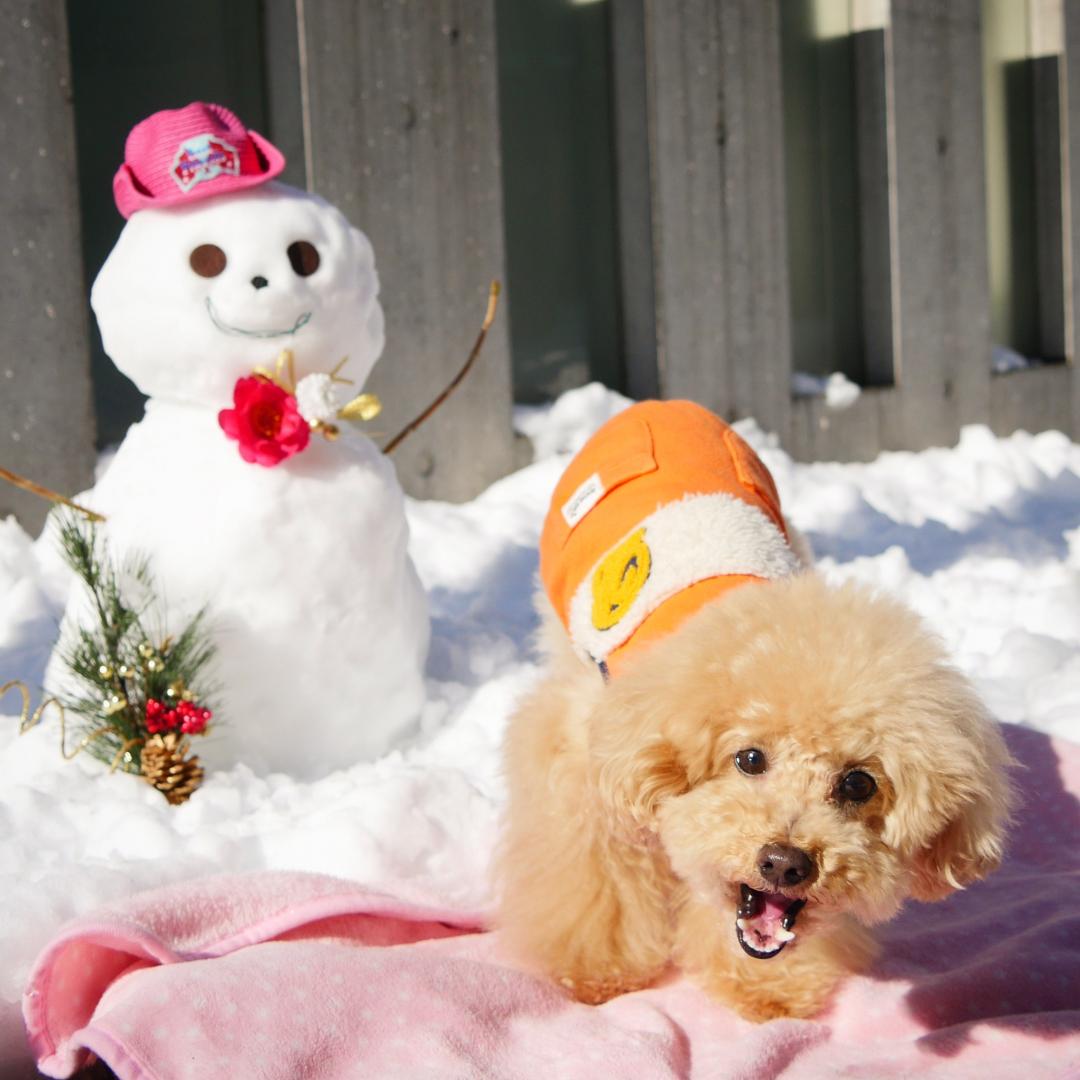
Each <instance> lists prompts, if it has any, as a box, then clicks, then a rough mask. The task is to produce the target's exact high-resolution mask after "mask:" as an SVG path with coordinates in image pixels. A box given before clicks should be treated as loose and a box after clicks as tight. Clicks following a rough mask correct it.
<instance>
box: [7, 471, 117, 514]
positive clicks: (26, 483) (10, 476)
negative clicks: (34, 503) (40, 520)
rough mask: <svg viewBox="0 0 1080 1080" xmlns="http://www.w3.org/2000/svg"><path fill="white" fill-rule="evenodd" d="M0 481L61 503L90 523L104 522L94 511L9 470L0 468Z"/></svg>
mask: <svg viewBox="0 0 1080 1080" xmlns="http://www.w3.org/2000/svg"><path fill="white" fill-rule="evenodd" d="M0 479H3V480H6V481H7V482H8V483H9V484H14V485H15V486H16V487H17V488H22V490H23V491H29V492H30V494H31V495H39V496H40V497H41V498H43V499H48V500H49V502H54V503H62V504H63V505H64V506H70V507H71V509H72V510H78V511H79V513H80V514H85V515H86V516H87V517H88V518H89V519H90V520H91V521H104V520H105V518H104V517H102V516H101V514H99V513H97V512H95V511H94V510H90V509H88V508H87V507H85V506H80V505H79V504H78V503H77V502H72V501H71V500H70V499H69V498H66V497H65V496H63V495H61V494H59V493H58V492H56V491H52V490H51V489H50V488H47V487H42V485H41V484H35V483H34V481H33V480H27V479H26V477H25V476H20V475H19V474H18V473H13V472H12V471H11V470H10V469H5V468H3V467H2V466H0Z"/></svg>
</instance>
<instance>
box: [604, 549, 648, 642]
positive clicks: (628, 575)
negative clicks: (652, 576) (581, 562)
mask: <svg viewBox="0 0 1080 1080" xmlns="http://www.w3.org/2000/svg"><path fill="white" fill-rule="evenodd" d="M651 570H652V552H651V551H650V550H649V545H648V544H647V543H645V530H644V529H638V531H637V532H635V533H633V534H632V535H631V536H628V537H627V538H626V539H625V540H624V541H623V542H622V543H621V544H619V545H618V546H617V547H614V548H612V549H611V551H609V552H608V553H607V555H605V556H604V559H603V561H602V562H601V563H600V565H599V566H598V567H597V568H596V571H595V572H594V574H593V579H592V598H593V603H592V623H593V626H595V627H596V629H597V630H610V629H611V627H613V626H615V625H617V624H618V622H619V620H620V619H622V618H623V616H624V615H625V614H626V613H627V612H628V611H629V610H630V607H631V605H632V604H633V603H634V601H635V600H636V599H637V596H638V593H640V592H641V590H642V588H643V587H644V585H645V582H646V581H648V579H649V572H650V571H651Z"/></svg>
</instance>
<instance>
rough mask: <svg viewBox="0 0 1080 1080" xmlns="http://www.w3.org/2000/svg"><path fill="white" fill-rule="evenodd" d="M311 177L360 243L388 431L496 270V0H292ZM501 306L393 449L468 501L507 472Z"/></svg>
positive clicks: (507, 399)
mask: <svg viewBox="0 0 1080 1080" xmlns="http://www.w3.org/2000/svg"><path fill="white" fill-rule="evenodd" d="M298 13H299V18H300V43H301V52H300V69H301V82H302V87H303V93H304V123H305V133H306V143H307V148H308V169H309V176H308V180H309V183H310V185H311V187H312V188H313V189H314V190H315V191H318V192H319V193H320V194H323V195H325V196H326V197H327V198H328V199H330V200H332V201H333V202H335V203H336V204H337V205H339V206H340V207H341V208H342V209H343V211H344V212H345V213H346V214H347V215H348V216H349V217H350V219H351V220H353V221H354V222H356V224H357V225H359V226H360V227H361V228H362V229H363V230H364V231H365V232H366V233H367V234H368V236H369V237H370V238H371V242H372V244H373V245H374V247H375V256H376V261H377V265H378V267H379V272H380V277H381V281H382V302H383V307H384V309H385V311H386V318H387V346H386V351H385V354H384V356H383V359H382V360H381V361H380V362H379V365H378V367H377V368H376V369H375V374H374V376H373V378H372V380H371V388H372V389H373V390H375V391H376V392H377V393H379V394H380V395H381V396H382V398H383V400H384V402H385V405H386V409H385V412H384V413H383V416H382V417H381V418H380V421H379V424H378V426H379V427H380V428H381V429H382V430H384V431H385V432H386V433H387V434H389V433H392V432H393V431H395V430H396V429H397V428H398V427H399V426H400V425H401V424H403V423H404V422H405V421H407V420H408V419H410V418H411V417H412V416H413V415H414V414H416V413H417V412H418V411H419V410H420V409H421V408H423V407H424V406H425V405H426V404H427V403H428V402H429V401H430V400H431V399H432V398H433V397H434V395H435V394H436V393H437V392H438V390H440V389H441V388H442V387H443V385H444V384H445V383H446V382H448V380H449V379H450V377H451V376H452V374H453V373H454V372H455V371H456V369H457V368H458V367H459V366H460V365H461V363H462V361H463V360H464V357H465V355H466V353H467V351H468V349H469V346H470V345H471V343H472V340H473V338H474V337H475V335H476V331H477V329H478V327H479V323H480V319H481V317H482V315H483V312H484V307H485V303H486V297H487V289H488V283H489V281H490V279H491V278H494V277H499V278H502V277H503V276H504V263H505V260H504V250H503V230H502V193H501V185H500V165H499V126H498V105H497V95H496V65H495V23H494V10H493V4H492V0H437V2H432V3H424V4H412V3H403V2H401V0H392V2H391V0H358V2H352V0H299V2H298ZM506 327H507V310H506V307H505V304H504V306H503V309H502V311H501V313H500V317H499V320H498V321H497V322H496V324H495V326H494V328H493V330H492V333H491V335H490V337H489V341H488V344H487V346H486V349H485V352H484V354H483V356H482V358H481V361H480V363H479V365H478V368H477V370H476V371H475V372H474V374H473V375H472V376H471V377H470V379H469V380H468V381H467V382H466V383H465V385H464V386H463V387H462V388H461V390H460V391H459V392H458V393H457V394H456V395H455V396H454V397H453V398H452V399H451V400H450V402H449V403H448V404H447V405H445V406H444V407H443V408H442V409H441V410H440V411H439V412H438V413H437V414H436V416H435V418H434V419H432V420H431V421H430V422H429V423H428V424H426V425H425V426H424V427H423V429H422V430H421V431H420V432H419V433H418V434H416V435H415V436H413V437H412V438H411V439H410V440H409V441H408V442H407V443H406V444H405V445H404V446H403V447H402V449H401V450H400V451H399V452H398V454H395V461H396V463H397V466H398V471H399V475H400V476H401V478H402V482H403V484H404V485H405V488H406V490H408V491H410V492H412V493H413V494H417V495H422V496H426V497H433V496H434V497H439V498H448V499H465V498H470V497H472V496H473V495H475V494H476V493H477V492H478V491H479V490H480V489H482V488H483V487H484V486H485V485H486V484H488V483H490V482H491V481H492V480H494V479H495V478H496V477H498V476H500V475H502V474H503V473H505V472H507V471H508V470H509V469H510V468H511V467H512V466H513V436H512V432H511V425H510V404H511V390H510V362H509V352H508V338H507V332H506Z"/></svg>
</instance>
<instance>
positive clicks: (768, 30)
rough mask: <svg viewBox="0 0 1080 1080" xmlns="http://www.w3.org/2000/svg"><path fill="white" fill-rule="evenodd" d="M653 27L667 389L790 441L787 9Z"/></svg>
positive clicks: (658, 6) (659, 331)
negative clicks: (783, 49)
mask: <svg viewBox="0 0 1080 1080" xmlns="http://www.w3.org/2000/svg"><path fill="white" fill-rule="evenodd" d="M628 2H629V0H628ZM642 14H643V34H644V58H645V61H644V72H645V90H646V102H645V115H644V117H641V119H640V121H639V122H640V123H641V124H643V125H644V129H645V131H646V132H647V134H648V145H649V179H650V183H651V198H650V203H651V234H652V235H651V238H652V247H653V268H654V275H655V277H654V293H655V295H654V299H655V320H656V338H657V370H658V378H657V380H656V382H657V385H658V388H659V390H660V392H661V393H662V394H663V396H665V397H690V398H694V399H695V400H698V401H701V402H702V403H704V404H706V405H708V406H710V407H711V408H714V409H716V410H718V411H719V412H721V413H723V414H724V415H727V416H739V415H754V416H756V417H757V418H758V420H760V421H761V422H762V423H763V424H764V425H765V426H766V427H769V428H772V429H774V430H780V431H783V430H785V429H786V426H787V416H788V412H789V409H790V392H789V380H790V368H791V362H790V347H789V346H790V337H789V326H790V312H789V304H788V290H787V269H786V259H787V255H786V252H787V243H786V236H785V210H784V172H783V146H782V130H783V118H782V111H781V103H780V35H779V12H778V0H725V2H721V0H687V2H685V3H680V4H671V3H665V2H662V0H643V7H642ZM619 59H620V58H619V54H618V53H617V54H616V57H615V61H616V67H617V68H618V64H619ZM622 101H623V104H625V103H626V96H625V95H623V97H622ZM626 123H627V121H626V119H625V117H624V119H623V121H622V124H623V126H624V127H625V124H626Z"/></svg>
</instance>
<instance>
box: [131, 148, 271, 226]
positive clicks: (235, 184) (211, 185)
mask: <svg viewBox="0 0 1080 1080" xmlns="http://www.w3.org/2000/svg"><path fill="white" fill-rule="evenodd" d="M248 135H249V136H250V138H251V141H252V143H254V145H255V149H256V150H257V151H258V152H259V156H260V158H261V159H262V160H263V162H264V163H265V168H264V169H263V170H262V171H261V172H257V173H246V174H242V175H240V176H230V175H227V174H222V175H220V176H215V177H214V178H213V179H212V180H204V181H203V182H202V183H201V184H197V185H196V186H195V187H193V188H192V189H191V190H190V191H188V192H183V191H180V190H179V188H178V189H177V190H176V192H175V194H169V195H153V194H151V193H150V192H148V191H147V190H146V189H145V188H143V187H142V186H141V185H140V184H139V182H138V181H137V180H136V179H135V174H134V173H133V172H132V171H131V167H130V166H129V165H128V164H127V163H126V162H125V163H124V164H123V165H121V166H120V168H119V169H117V171H116V176H114V177H113V197H114V198H115V200H116V208H117V210H119V211H120V213H121V214H122V215H123V216H124V218H125V219H126V218H130V217H131V215H132V214H134V213H135V212H136V211H138V210H151V209H163V208H165V207H169V206H190V205H191V204H192V203H193V202H198V201H200V200H202V199H210V198H213V197H214V196H216V195H228V194H229V193H230V192H234V191H243V190H244V189H245V188H251V187H256V186H257V185H259V184H265V183H266V182H267V180H273V179H274V177H275V176H277V175H279V174H280V173H281V171H282V169H284V168H285V155H284V154H283V153H282V152H281V151H280V150H279V149H278V148H277V147H276V146H274V144H273V143H271V142H269V141H268V140H267V139H264V138H263V137H262V136H261V135H260V134H259V133H258V132H257V131H250V130H249V131H248Z"/></svg>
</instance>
